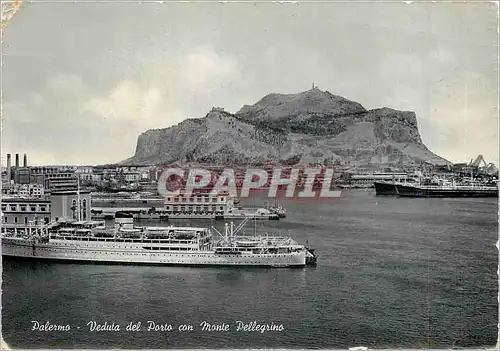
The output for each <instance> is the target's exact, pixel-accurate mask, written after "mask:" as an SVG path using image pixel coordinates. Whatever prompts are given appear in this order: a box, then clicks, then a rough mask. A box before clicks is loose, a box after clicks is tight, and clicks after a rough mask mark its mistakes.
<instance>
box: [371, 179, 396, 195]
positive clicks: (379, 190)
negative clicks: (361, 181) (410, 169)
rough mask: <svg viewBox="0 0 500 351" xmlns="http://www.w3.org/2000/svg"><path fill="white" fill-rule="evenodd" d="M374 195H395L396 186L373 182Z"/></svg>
mask: <svg viewBox="0 0 500 351" xmlns="http://www.w3.org/2000/svg"><path fill="white" fill-rule="evenodd" d="M374 185H375V194H376V195H379V196H394V195H397V194H398V193H397V190H396V185H395V184H393V183H385V182H375V183H374Z"/></svg>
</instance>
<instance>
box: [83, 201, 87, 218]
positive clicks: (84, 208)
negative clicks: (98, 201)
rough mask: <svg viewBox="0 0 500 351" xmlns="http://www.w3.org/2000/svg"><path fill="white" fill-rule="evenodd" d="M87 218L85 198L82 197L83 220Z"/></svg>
mask: <svg viewBox="0 0 500 351" xmlns="http://www.w3.org/2000/svg"><path fill="white" fill-rule="evenodd" d="M86 219H87V199H83V220H84V221H85V220H86Z"/></svg>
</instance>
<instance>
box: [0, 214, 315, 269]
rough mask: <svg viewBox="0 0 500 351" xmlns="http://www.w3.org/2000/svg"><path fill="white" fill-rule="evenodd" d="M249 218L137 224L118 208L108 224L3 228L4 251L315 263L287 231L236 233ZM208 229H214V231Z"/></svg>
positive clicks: (128, 260) (95, 258)
mask: <svg viewBox="0 0 500 351" xmlns="http://www.w3.org/2000/svg"><path fill="white" fill-rule="evenodd" d="M247 221H248V219H245V220H243V222H242V223H241V224H240V225H239V226H238V227H237V228H236V229H235V228H234V227H233V223H231V224H230V225H229V224H227V223H226V225H225V233H224V234H221V233H219V232H218V231H217V230H216V229H215V228H213V229H212V230H211V229H209V228H193V227H173V226H170V227H135V226H134V224H133V215H132V214H129V213H125V212H119V213H117V214H116V216H115V227H114V228H111V230H109V229H107V228H106V227H105V226H104V222H98V221H65V220H59V221H57V222H53V223H50V224H48V225H44V224H43V225H39V226H33V227H28V228H27V229H26V230H24V231H22V232H18V231H17V230H14V232H13V231H5V232H3V233H2V255H3V256H11V257H22V258H32V259H49V260H65V261H87V262H101V263H121V264H157V265H193V266H204V265H228V266H267V267H303V266H305V265H306V264H313V265H314V264H315V263H316V256H315V255H314V251H313V250H309V249H307V248H306V247H305V246H304V245H300V244H298V243H297V242H295V241H294V240H293V239H291V238H290V237H276V236H256V235H255V236H239V235H237V234H238V232H239V231H240V230H241V229H242V228H243V226H244V225H245V223H246V222H247ZM212 232H215V233H216V234H217V236H216V237H213V236H212Z"/></svg>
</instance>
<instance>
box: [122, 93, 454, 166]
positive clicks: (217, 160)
mask: <svg viewBox="0 0 500 351" xmlns="http://www.w3.org/2000/svg"><path fill="white" fill-rule="evenodd" d="M175 162H182V163H186V162H195V163H203V164H217V165H233V166H234V165H254V166H258V165H263V164H268V163H277V162H280V163H285V164H297V163H299V164H309V163H324V164H337V165H340V164H341V165H348V166H353V167H356V166H365V167H366V166H370V165H371V166H373V167H380V166H396V167H397V166H406V165H415V164H420V163H424V162H425V163H431V164H439V165H442V164H447V163H449V162H448V161H446V160H445V159H443V158H441V157H439V156H437V155H435V154H434V153H432V152H431V151H429V150H428V149H427V147H426V146H425V145H424V144H423V143H422V140H421V138H420V134H419V131H418V126H417V118H416V116H415V113H414V112H407V111H397V110H393V109H390V108H380V109H375V110H366V109H365V108H364V107H363V106H361V105H360V104H359V103H357V102H354V101H350V100H347V99H345V98H343V97H341V96H336V95H333V94H331V93H329V92H327V91H321V90H319V89H317V88H313V89H311V90H308V91H305V92H302V93H299V94H286V95H285V94H270V95H267V96H265V97H264V98H262V99H261V100H260V101H258V102H257V103H256V104H254V105H251V106H247V105H245V106H244V107H243V108H242V109H241V110H240V111H238V112H237V113H235V114H231V113H228V112H225V111H223V110H222V109H213V110H212V111H211V112H209V113H208V114H207V115H206V116H205V117H203V118H193V119H187V120H185V121H183V122H181V123H179V124H178V125H175V126H172V127H169V128H164V129H155V130H148V131H146V132H144V133H142V134H141V135H140V136H139V138H138V141H137V147H136V152H135V155H134V156H133V157H132V158H130V159H128V160H126V161H124V163H148V164H169V163H175Z"/></svg>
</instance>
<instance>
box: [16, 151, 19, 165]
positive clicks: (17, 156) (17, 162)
mask: <svg viewBox="0 0 500 351" xmlns="http://www.w3.org/2000/svg"><path fill="white" fill-rule="evenodd" d="M16 168H19V154H16Z"/></svg>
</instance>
